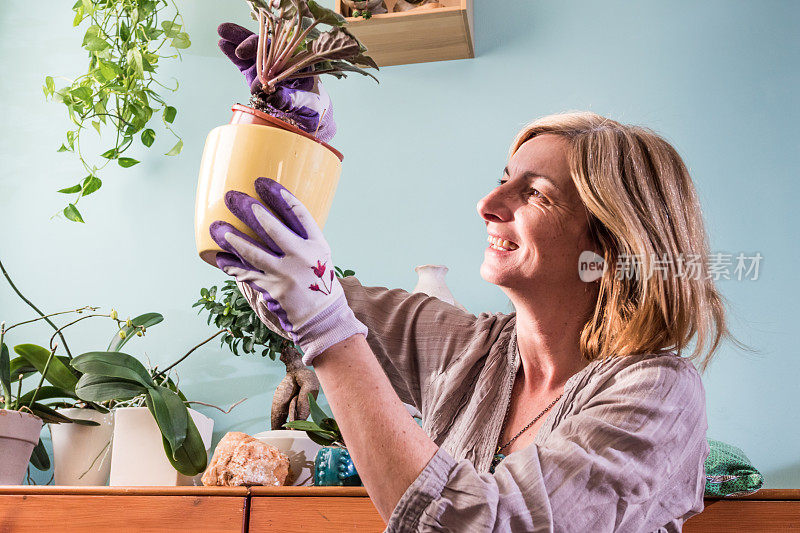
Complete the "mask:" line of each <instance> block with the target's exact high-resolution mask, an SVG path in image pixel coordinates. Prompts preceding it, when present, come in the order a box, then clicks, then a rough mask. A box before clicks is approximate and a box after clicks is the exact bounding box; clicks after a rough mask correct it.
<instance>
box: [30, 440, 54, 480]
mask: <svg viewBox="0 0 800 533" xmlns="http://www.w3.org/2000/svg"><path fill="white" fill-rule="evenodd" d="M31 465H33V467H34V468H35V469H36V470H41V471H42V472H44V471H45V470H50V456H48V455H47V448H45V447H44V443H43V442H42V439H41V438H40V439H39V442H38V443H37V444H36V446H35V447H34V448H33V453H31Z"/></svg>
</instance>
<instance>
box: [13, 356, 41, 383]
mask: <svg viewBox="0 0 800 533" xmlns="http://www.w3.org/2000/svg"><path fill="white" fill-rule="evenodd" d="M34 373H36V367H35V366H33V365H32V364H30V363H29V362H28V360H27V359H25V358H24V357H15V358H14V359H12V360H11V382H12V383H14V382H16V381H17V379H19V375H20V374H22V379H25V378H26V377H28V376H30V375H31V374H34Z"/></svg>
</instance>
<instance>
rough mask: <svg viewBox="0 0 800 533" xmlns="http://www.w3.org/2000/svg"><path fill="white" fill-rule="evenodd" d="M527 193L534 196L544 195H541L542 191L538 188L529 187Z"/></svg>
mask: <svg viewBox="0 0 800 533" xmlns="http://www.w3.org/2000/svg"><path fill="white" fill-rule="evenodd" d="M528 194H530V195H531V196H533V197H535V198H544V196H543V195H542V193H540V192H539V190H538V189H531V191H530V193H528Z"/></svg>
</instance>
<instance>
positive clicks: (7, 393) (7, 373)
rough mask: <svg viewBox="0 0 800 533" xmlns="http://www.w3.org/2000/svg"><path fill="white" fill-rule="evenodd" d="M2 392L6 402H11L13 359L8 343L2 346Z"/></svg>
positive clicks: (0, 359) (0, 381)
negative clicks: (10, 355) (9, 352)
mask: <svg viewBox="0 0 800 533" xmlns="http://www.w3.org/2000/svg"><path fill="white" fill-rule="evenodd" d="M0 386H2V389H0V392H2V393H3V397H4V398H5V400H6V402H8V403H10V402H11V359H10V357H9V355H8V346H6V343H3V344H2V345H0Z"/></svg>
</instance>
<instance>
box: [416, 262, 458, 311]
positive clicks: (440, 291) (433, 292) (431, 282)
mask: <svg viewBox="0 0 800 533" xmlns="http://www.w3.org/2000/svg"><path fill="white" fill-rule="evenodd" d="M414 271H415V272H416V273H417V275H418V276H419V280H418V281H417V285H416V286H415V287H414V290H412V291H411V292H412V293H418V292H421V293H424V294H427V295H428V296H434V297H436V298H439V299H440V300H442V301H443V302H447V303H449V304H450V305H454V306H456V307H458V308H459V309H461V310H462V311H466V309H465V308H464V306H463V305H461V304H460V303H458V302H457V301H456V299H455V298H454V297H453V293H451V292H450V289H449V288H448V287H447V283H446V282H445V280H444V276H445V275H446V274H447V271H448V268H447V267H446V266H444V265H420V266H418V267H416V268H415V269H414Z"/></svg>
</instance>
